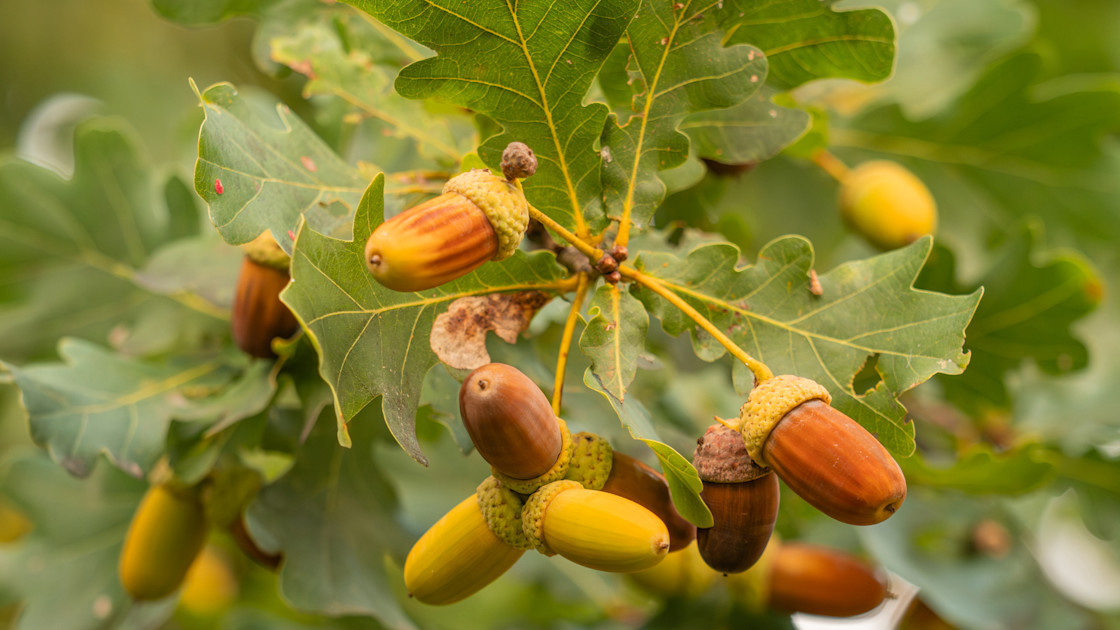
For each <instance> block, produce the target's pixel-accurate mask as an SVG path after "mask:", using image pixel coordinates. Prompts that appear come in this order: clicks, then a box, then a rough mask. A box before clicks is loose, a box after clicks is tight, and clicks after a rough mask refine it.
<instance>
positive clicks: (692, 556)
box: [626, 542, 718, 599]
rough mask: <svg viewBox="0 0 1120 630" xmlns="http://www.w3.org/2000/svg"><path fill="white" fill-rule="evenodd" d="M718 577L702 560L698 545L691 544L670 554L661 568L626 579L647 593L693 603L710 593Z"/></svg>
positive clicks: (652, 568)
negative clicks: (678, 598)
mask: <svg viewBox="0 0 1120 630" xmlns="http://www.w3.org/2000/svg"><path fill="white" fill-rule="evenodd" d="M717 575H718V574H717V573H716V571H715V570H713V569H712V568H711V567H709V566H708V565H707V564H706V563H705V562H704V559H703V558H701V557H700V549H699V547H698V546H697V545H696V543H695V542H691V543H689V545H688V546H686V547H685V548H684V549H680V550H678V551H673V552H670V553H669V555H667V556H665V559H664V560H662V561H661V562H659V563H658V564H656V565H654V566H652V567H650V568H648V569H645V570H642V571H636V572H634V573H629V574H627V576H626V577H627V578H629V579H630V581H631V582H633V583H634V584H636V585H637V586H638V587H639V588H641V589H642V590H644V591H646V592H647V593H650V594H653V595H660V596H661V597H682V598H686V599H691V598H693V597H699V596H700V595H701V594H702V593H703V592H704V591H706V590H708V587H709V586H711V585H712V582H713V581H715V579H716V576H717Z"/></svg>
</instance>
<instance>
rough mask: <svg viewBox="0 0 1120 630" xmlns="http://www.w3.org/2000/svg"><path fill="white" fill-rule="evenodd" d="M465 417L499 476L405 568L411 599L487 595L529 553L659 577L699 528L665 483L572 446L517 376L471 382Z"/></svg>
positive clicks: (464, 392)
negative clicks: (657, 571) (657, 570)
mask: <svg viewBox="0 0 1120 630" xmlns="http://www.w3.org/2000/svg"><path fill="white" fill-rule="evenodd" d="M459 410H460V413H461V414H462V417H463V423H464V425H465V426H466V428H467V432H468V433H469V434H470V436H471V439H472V440H473V441H474V444H475V448H477V449H478V452H479V454H480V455H482V457H483V458H484V459H485V460H486V461H487V462H488V463H489V464H490V466H491V472H492V473H493V474H492V476H490V477H488V478H487V479H486V480H485V481H483V482H482V483H481V484H480V485H479V486H478V491H477V492H476V493H475V494H474V495H473V496H471V497H469V498H468V499H466V500H464V501H463V502H462V503H460V504H459V505H458V506H456V507H455V508H454V509H452V510H451V511H450V512H449V513H447V514H446V515H445V516H444V517H443V518H442V519H440V520H439V522H437V523H436V524H435V525H433V526H432V527H431V529H429V530H428V531H427V532H426V533H425V534H424V535H423V536H422V537H421V538H420V540H419V541H418V542H417V543H416V545H415V546H413V548H412V551H411V552H410V553H409V554H408V558H407V559H406V560H405V565H404V579H405V585H406V586H407V587H408V591H409V593H410V594H411V595H412V596H413V597H415V598H416V599H418V600H420V601H422V602H424V603H427V604H450V603H453V602H456V601H459V600H461V599H463V598H465V597H467V596H469V595H471V594H473V593H475V592H476V591H478V590H479V589H481V588H482V587H484V586H486V585H487V584H489V583H490V582H492V581H493V580H494V579H496V578H497V577H498V576H500V575H501V574H502V573H504V572H505V571H506V570H507V569H508V568H509V567H511V566H513V563H514V562H516V561H517V559H518V558H520V557H521V555H522V554H523V553H524V552H525V551H526V550H528V549H536V550H537V551H539V552H541V553H544V554H546V555H554V554H558V555H560V556H562V557H564V558H567V559H568V560H571V561H572V562H575V563H577V564H581V565H583V566H586V567H590V568H593V569H598V570H601V571H611V572H633V571H641V570H643V569H647V568H650V567H652V566H654V565H656V564H657V563H658V562H660V561H661V560H662V559H663V558H664V557H665V555H666V554H667V553H669V551H670V550H675V549H683V548H684V547H686V546H687V545H688V544H689V543H690V542H691V541H692V540H693V538H694V537H695V535H696V528H695V527H694V526H692V525H691V524H690V523H689V522H688V521H686V520H684V519H683V518H682V517H681V516H680V515H679V514H678V513H677V512H676V510H675V509H674V508H673V504H672V501H671V500H670V497H669V487H668V485H667V484H666V482H665V479H664V477H662V476H661V475H660V474H658V473H657V472H656V471H654V470H652V469H651V468H649V467H648V466H646V465H645V464H642V463H641V462H639V461H637V460H635V459H633V458H631V457H627V456H625V455H623V454H621V453H614V452H613V450H612V449H611V447H610V444H609V443H608V442H607V441H606V440H605V439H603V438H601V437H599V436H597V435H595V434H593V433H586V432H581V433H576V434H571V433H570V432H569V431H568V429H567V426H566V424H565V422H564V421H563V420H561V419H560V418H557V417H556V415H555V414H554V413H553V410H552V407H551V406H550V405H549V402H548V399H547V398H546V397H545V395H544V393H543V392H541V390H540V389H539V388H538V387H537V386H536V384H534V383H533V382H532V381H531V380H530V379H529V378H528V377H527V376H525V375H524V374H522V373H521V372H520V371H519V370H517V369H516V368H514V367H511V366H509V365H504V364H501V363H491V364H489V365H484V366H482V367H480V368H478V369H476V370H475V371H473V372H471V373H470V375H469V376H468V377H467V379H466V380H465V381H464V382H463V385H462V387H461V388H460V390H459Z"/></svg>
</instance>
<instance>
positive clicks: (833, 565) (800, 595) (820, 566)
mask: <svg viewBox="0 0 1120 630" xmlns="http://www.w3.org/2000/svg"><path fill="white" fill-rule="evenodd" d="M886 597H887V587H886V584H884V583H883V580H882V579H881V578H880V576H879V575H878V572H877V571H876V570H875V568H874V567H872V566H870V565H868V564H867V563H865V562H863V561H861V560H859V559H858V558H856V557H855V556H852V555H851V554H848V553H844V552H842V551H838V550H836V549H829V548H828V547H821V546H817V545H809V544H804V543H785V544H783V545H781V546H779V547H778V552H777V554H776V555H775V556H774V561H773V564H772V566H771V568H770V607H771V608H774V609H775V610H781V611H784V612H788V613H795V612H801V613H808V614H810V615H826V616H829V617H851V616H854V615H862V614H863V613H866V612H868V611H871V610H874V609H875V608H877V607H878V606H879V605H880V604H882V603H883V600H884V599H886Z"/></svg>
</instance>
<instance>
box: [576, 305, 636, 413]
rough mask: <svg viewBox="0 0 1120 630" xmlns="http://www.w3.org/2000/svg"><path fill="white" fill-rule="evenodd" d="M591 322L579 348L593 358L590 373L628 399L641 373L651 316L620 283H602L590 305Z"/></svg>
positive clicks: (618, 397) (612, 392)
mask: <svg viewBox="0 0 1120 630" xmlns="http://www.w3.org/2000/svg"><path fill="white" fill-rule="evenodd" d="M587 314H588V315H589V316H590V319H589V320H588V322H587V326H586V327H585V328H584V329H583V334H582V335H580V338H579V347H580V349H581V350H583V353H584V354H586V355H587V356H588V358H590V359H591V371H592V372H594V373H595V377H596V378H597V379H598V380H599V383H601V384H602V386H603V387H604V388H606V390H607V391H609V392H610V393H611V395H612V396H614V397H615V398H617V399H618V400H623V401H624V400H626V387H627V386H629V385H630V382H631V381H633V380H634V375H635V374H637V371H638V365H637V360H638V355H639V354H640V353H641V352H642V351H643V350H644V349H645V341H646V331H647V330H649V314H648V313H646V308H645V306H643V305H642V303H641V302H639V301H638V300H636V299H635V298H634V296H632V295H630V293H629V292H628V291H621V290H619V288H618V285H617V284H603V285H602V286H600V287H599V288H598V289H597V290H596V291H595V295H594V297H592V298H591V303H590V304H589V305H588V313H587Z"/></svg>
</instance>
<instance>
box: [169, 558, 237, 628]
mask: <svg viewBox="0 0 1120 630" xmlns="http://www.w3.org/2000/svg"><path fill="white" fill-rule="evenodd" d="M238 589H239V586H238V583H237V576H236V575H235V574H234V572H233V568H232V567H231V566H230V564H229V561H228V560H227V559H226V558H225V556H223V555H222V553H221V552H220V551H217V550H216V549H215V548H213V547H211V546H206V547H203V548H202V552H201V553H199V554H198V557H197V558H195V560H194V564H192V565H191V568H190V571H188V572H187V577H186V579H185V580H183V591H182V593H181V594H180V595H179V608H181V609H183V610H184V611H186V612H187V613H189V614H191V615H193V616H195V617H207V618H210V617H217V616H218V615H220V614H221V613H222V612H224V611H225V610H227V609H228V608H229V607H230V606H231V605H232V604H233V602H234V600H235V599H237V591H238Z"/></svg>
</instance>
